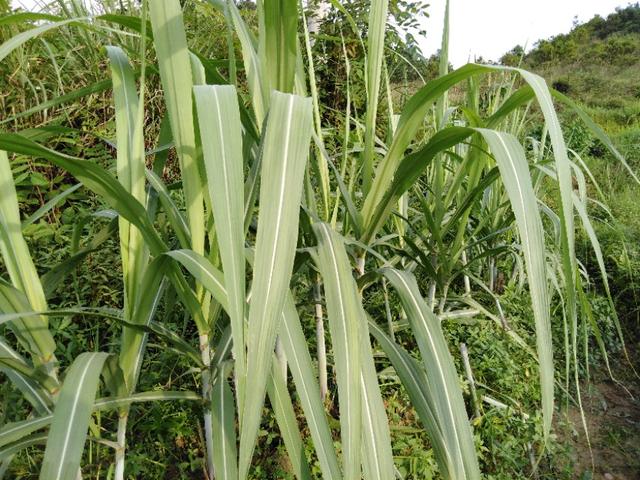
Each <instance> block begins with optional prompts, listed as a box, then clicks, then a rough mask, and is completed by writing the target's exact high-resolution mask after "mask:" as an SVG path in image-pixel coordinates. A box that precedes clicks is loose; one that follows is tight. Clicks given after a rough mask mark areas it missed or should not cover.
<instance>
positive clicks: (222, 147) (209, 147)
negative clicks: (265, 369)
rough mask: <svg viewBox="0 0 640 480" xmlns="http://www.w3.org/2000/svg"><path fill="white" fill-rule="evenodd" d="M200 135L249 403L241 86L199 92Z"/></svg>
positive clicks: (240, 378) (238, 373) (240, 377)
mask: <svg viewBox="0 0 640 480" xmlns="http://www.w3.org/2000/svg"><path fill="white" fill-rule="evenodd" d="M194 93H195V99H196V106H197V110H198V119H199V122H200V134H201V136H202V147H203V154H204V165H205V170H206V173H207V185H208V189H209V197H210V199H211V204H212V205H213V214H214V221H215V226H216V236H217V239H218V246H219V248H220V258H221V260H222V267H223V271H224V282H225V285H226V287H227V294H228V306H229V309H230V311H229V317H230V319H231V334H232V335H233V358H234V360H235V378H236V388H237V389H238V404H239V406H240V408H242V406H243V405H244V378H245V370H246V358H245V357H246V355H245V347H244V345H245V340H244V305H245V296H246V294H245V259H244V179H243V167H244V163H243V158H242V123H241V121H240V109H239V107H238V94H237V92H236V89H235V87H232V86H229V85H225V86H197V87H195V88H194Z"/></svg>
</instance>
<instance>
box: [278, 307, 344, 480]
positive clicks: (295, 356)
mask: <svg viewBox="0 0 640 480" xmlns="http://www.w3.org/2000/svg"><path fill="white" fill-rule="evenodd" d="M279 335H280V340H281V341H282V346H283V347H284V351H285V354H286V355H287V360H288V363H289V368H290V369H291V375H292V376H293V380H294V383H295V386H296V391H297V392H298V395H299V396H300V404H301V406H302V410H303V412H304V415H305V419H306V422H307V425H308V426H309V430H310V432H311V437H312V438H313V444H314V446H315V449H316V454H317V456H318V460H319V462H320V468H321V470H322V476H323V478H324V479H325V480H340V479H341V478H342V474H341V473H340V467H339V466H338V458H337V456H336V451H335V448H334V446H333V438H332V437H331V430H330V429H329V423H328V422H327V416H326V414H325V412H324V408H323V405H322V397H321V395H320V387H319V386H318V380H317V378H316V375H315V373H314V368H313V363H312V362H311V355H310V354H309V349H308V347H307V340H306V338H305V337H304V332H303V331H302V326H301V325H300V318H299V317H298V312H297V311H296V306H295V303H294V302H293V297H292V295H287V299H286V300H285V305H284V310H283V312H282V324H281V325H280V332H279Z"/></svg>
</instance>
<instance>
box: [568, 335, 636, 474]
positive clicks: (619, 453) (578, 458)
mask: <svg viewBox="0 0 640 480" xmlns="http://www.w3.org/2000/svg"><path fill="white" fill-rule="evenodd" d="M635 346H636V347H637V346H638V344H637V343H636V345H635ZM636 350H637V349H636ZM633 353H634V354H635V355H633V357H635V358H639V356H638V355H637V354H638V352H637V351H635V352H633ZM635 358H634V360H632V364H634V366H635V368H636V370H637V369H638V367H640V362H637V361H635ZM614 375H616V376H617V377H618V378H619V379H620V381H621V383H622V385H620V384H618V383H615V382H614V381H612V380H611V379H610V378H608V377H607V376H606V372H598V374H597V375H596V376H595V378H593V379H592V382H591V384H588V385H587V384H585V385H583V388H582V403H583V407H584V413H585V419H586V423H587V427H588V430H589V437H590V441H591V452H592V454H593V463H592V454H591V452H590V449H589V444H588V442H587V439H586V436H585V434H584V429H583V427H582V418H581V415H580V410H579V409H578V408H575V407H571V408H570V409H569V412H568V420H569V422H568V423H569V434H568V435H567V436H566V442H567V443H568V444H569V445H568V446H570V447H571V450H572V451H573V457H574V468H573V471H574V472H575V476H574V478H576V479H580V480H589V479H593V480H597V479H606V480H640V379H638V378H637V377H636V376H635V375H634V373H633V369H632V368H631V367H630V366H629V364H628V363H625V361H621V362H620V365H619V366H618V367H617V368H616V369H615V372H614Z"/></svg>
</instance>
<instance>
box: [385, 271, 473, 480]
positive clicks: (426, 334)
mask: <svg viewBox="0 0 640 480" xmlns="http://www.w3.org/2000/svg"><path fill="white" fill-rule="evenodd" d="M382 272H383V274H384V275H385V277H386V278H387V279H388V280H389V282H390V283H391V285H393V287H394V289H395V290H396V291H397V293H398V296H399V297H400V301H401V302H402V306H403V308H404V310H405V312H406V314H407V317H408V319H409V323H410V325H411V329H412V331H413V334H414V336H415V338H416V341H417V343H418V347H419V349H420V353H421V356H422V361H423V363H424V368H425V371H426V379H427V386H428V389H429V391H428V392H429V393H428V394H429V395H430V397H431V399H430V402H429V403H430V404H431V405H432V406H433V412H434V415H433V416H434V417H435V420H436V421H437V422H438V424H439V426H440V431H441V432H442V435H443V436H444V438H443V440H444V442H445V444H446V450H445V451H446V452H447V453H448V454H449V455H447V457H446V459H447V462H448V465H447V469H446V471H448V472H449V474H450V475H451V478H465V479H479V478H480V468H479V466H478V458H477V455H476V451H475V445H474V441H473V434H472V432H471V426H470V424H469V420H468V418H467V412H466V410H465V406H464V399H463V397H462V390H461V389H460V385H459V384H458V375H457V373H456V370H455V366H454V363H453V358H451V354H450V353H449V349H448V347H447V343H446V340H445V338H444V335H443V333H442V327H441V326H440V321H439V320H438V318H437V317H436V316H435V315H434V314H433V312H432V311H431V310H430V309H429V307H428V306H427V303H426V302H425V301H424V299H423V298H422V296H421V294H420V291H419V289H418V284H417V282H416V279H415V277H414V276H413V275H412V274H410V273H408V272H404V271H400V270H396V269H392V268H385V269H383V270H382Z"/></svg>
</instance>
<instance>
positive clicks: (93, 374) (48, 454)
mask: <svg viewBox="0 0 640 480" xmlns="http://www.w3.org/2000/svg"><path fill="white" fill-rule="evenodd" d="M107 357H108V354H106V353H101V352H95V353H82V354H80V355H79V356H78V357H77V358H76V359H75V360H74V362H73V363H72V364H71V367H69V371H68V372H67V375H66V377H65V380H64V383H63V384H62V389H61V390H60V396H59V397H58V400H57V401H56V406H55V410H54V412H53V420H52V423H51V429H50V430H49V436H48V439H47V447H46V448H45V451H44V458H43V460H42V469H41V470H40V477H39V478H40V480H66V479H70V478H75V476H76V474H77V473H78V468H79V467H80V460H81V458H82V452H83V450H84V443H85V439H86V437H87V430H88V428H89V419H90V416H91V411H92V407H93V402H94V399H95V395H96V391H97V389H98V382H99V380H100V372H101V371H102V366H103V364H104V362H105V360H106V359H107Z"/></svg>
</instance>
